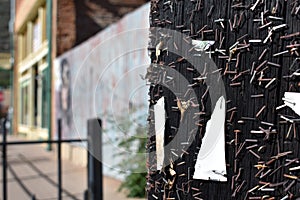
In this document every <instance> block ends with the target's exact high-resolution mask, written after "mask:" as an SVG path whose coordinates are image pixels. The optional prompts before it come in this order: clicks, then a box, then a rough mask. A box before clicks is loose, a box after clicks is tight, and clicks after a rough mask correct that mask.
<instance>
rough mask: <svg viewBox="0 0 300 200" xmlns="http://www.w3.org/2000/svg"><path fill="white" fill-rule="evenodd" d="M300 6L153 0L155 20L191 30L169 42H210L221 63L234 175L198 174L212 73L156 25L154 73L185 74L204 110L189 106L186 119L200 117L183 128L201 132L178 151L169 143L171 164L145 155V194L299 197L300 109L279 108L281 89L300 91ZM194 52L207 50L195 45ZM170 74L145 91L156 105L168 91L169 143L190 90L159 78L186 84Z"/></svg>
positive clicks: (213, 198)
mask: <svg viewBox="0 0 300 200" xmlns="http://www.w3.org/2000/svg"><path fill="white" fill-rule="evenodd" d="M299 5H300V2H299V1H298V0H296V1H289V0H288V1H276V0H266V1H259V0H253V1H219V0H207V1H203V0H194V1H193V0H182V1H175V0H171V1H151V13H150V16H151V18H150V19H151V20H150V23H151V27H157V28H165V29H170V30H174V31H178V32H180V33H184V34H185V35H186V37H185V38H180V39H178V40H176V39H177V38H175V39H174V38H171V39H169V41H172V39H174V41H175V42H174V43H173V41H172V43H171V42H170V43H167V42H166V44H165V45H166V46H167V45H169V46H172V47H173V48H180V46H181V44H185V43H191V39H193V40H198V42H199V41H201V40H202V41H214V44H213V45H212V46H211V47H210V48H208V49H207V50H206V52H204V53H205V54H211V57H212V59H213V61H214V62H215V63H216V65H217V67H218V69H219V71H216V72H215V73H219V79H216V83H217V81H222V82H224V85H225V88H226V122H225V142H226V143H225V153H226V164H227V166H226V167H227V180H228V181H227V182H224V183H220V182H217V181H204V180H196V179H193V177H192V176H193V174H194V171H195V168H194V166H195V162H196V159H197V154H198V152H199V149H200V148H201V142H202V138H203V136H204V135H205V128H206V122H207V120H208V119H209V118H210V115H211V107H212V106H213V105H211V104H210V99H209V95H206V98H202V97H203V96H205V95H204V94H205V92H206V89H207V85H206V81H205V79H203V80H201V81H199V77H200V78H203V77H209V76H210V74H207V73H205V70H203V71H200V72H197V71H196V70H195V67H194V66H192V65H191V63H189V62H188V60H186V59H185V57H184V55H175V54H174V53H172V52H170V51H168V48H166V47H165V46H160V44H161V43H160V41H161V40H162V38H163V37H164V34H161V35H160V34H158V35H155V34H153V35H152V36H151V42H150V43H152V46H151V48H150V51H151V60H152V63H154V66H162V67H161V68H160V69H162V72H161V73H155V71H151V69H150V70H148V72H149V74H148V77H155V76H159V75H160V74H164V72H165V71H166V70H165V69H166V68H172V69H174V70H176V71H177V72H179V73H180V74H181V75H183V76H184V77H185V78H186V80H188V81H189V84H190V86H189V88H190V89H191V90H193V91H194V92H195V93H196V95H197V97H198V99H194V100H193V101H194V104H193V106H197V105H198V104H199V108H200V110H201V111H202V112H201V113H200V112H199V113H198V114H196V113H187V112H186V114H185V120H194V119H195V117H197V116H200V117H199V119H200V120H198V121H195V123H197V124H198V125H199V128H198V129H197V130H196V131H194V132H192V131H191V132H188V131H187V132H186V136H187V137H188V136H190V135H193V134H195V139H194V140H193V141H191V143H190V146H189V148H188V149H187V150H186V151H182V149H181V146H184V145H181V144H180V143H179V144H178V146H179V147H178V148H177V147H174V149H173V155H172V152H171V151H166V150H165V158H166V157H167V158H168V159H165V162H164V165H165V166H166V167H165V168H164V169H162V171H159V170H157V171H156V166H155V164H156V157H155V155H154V156H153V157H150V158H149V164H150V166H149V169H150V170H149V176H148V183H147V185H148V187H147V192H148V199H149V200H156V199H164V198H169V199H180V200H190V199H205V200H224V199H241V200H242V199H262V198H266V197H267V196H268V198H270V199H297V198H300V184H299V179H300V171H299V169H300V167H299V165H300V164H299V157H300V142H299V138H300V125H299V118H300V117H299V115H297V114H296V113H295V112H294V111H293V110H292V109H290V108H289V107H281V106H282V105H283V104H284V101H283V100H282V98H283V97H284V93H285V92H297V93H299V92H300V79H299V70H300V58H299V54H300V53H299V47H300V7H299ZM162 33H164V32H163V31H162ZM165 35H167V34H165ZM166 41H168V40H166ZM159 48H160V49H159ZM158 50H160V52H159V51H158ZM188 53H190V54H191V55H197V54H198V55H199V54H201V52H199V51H195V49H192V48H191V49H189V51H188ZM156 68H159V67H156ZM208 68H209V66H208ZM164 70H165V71H164ZM208 70H209V69H208ZM208 70H206V72H207V71H208ZM152 72H153V73H152ZM175 76H176V74H175ZM175 76H174V77H175ZM170 77H171V78H172V75H170V74H168V73H165V74H164V76H162V75H161V76H159V78H156V79H154V82H152V84H151V88H150V92H149V96H150V104H151V106H152V105H154V104H155V103H156V101H157V100H158V99H159V98H160V97H164V98H165V104H166V106H165V108H166V115H167V122H166V126H165V128H166V130H165V143H166V144H168V143H170V141H172V139H173V138H174V137H175V136H176V134H177V130H178V127H179V124H180V112H179V110H178V109H176V107H177V104H176V101H177V98H178V99H180V100H182V101H188V100H190V98H191V97H190V95H189V94H190V93H188V91H186V93H185V92H184V93H182V94H174V93H172V91H170V90H169V89H168V87H167V86H166V85H163V84H167V85H168V86H169V85H171V84H174V85H180V83H173V82H172V81H170ZM168 78H169V79H168ZM209 92H211V91H209ZM208 94H209V93H208ZM201 101H202V102H201ZM298 102H299V100H297V102H292V103H298ZM174 108H175V109H174ZM151 115H152V116H151ZM153 116H154V114H153V113H152V111H151V110H150V118H149V124H150V133H149V141H148V145H147V149H148V151H149V152H153V151H154V150H155V148H156V147H155V135H154V133H153V131H154V128H153V126H154V125H153V121H154V119H153ZM192 122H193V123H194V121H192ZM151 126H152V127H151ZM184 143H186V142H183V144H184ZM182 148H183V147H182ZM170 160H172V161H173V163H172V167H173V170H174V171H175V172H176V176H174V175H172V174H171V173H170V171H171V170H170V168H171V164H170ZM174 171H172V172H173V174H174ZM174 177H175V179H174V180H173V178H174Z"/></svg>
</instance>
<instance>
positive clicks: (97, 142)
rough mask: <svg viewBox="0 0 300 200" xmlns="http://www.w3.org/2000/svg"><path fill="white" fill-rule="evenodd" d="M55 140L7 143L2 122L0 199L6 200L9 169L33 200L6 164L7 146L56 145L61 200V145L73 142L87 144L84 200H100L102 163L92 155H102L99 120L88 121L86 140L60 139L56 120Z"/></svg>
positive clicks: (58, 191) (33, 195)
mask: <svg viewBox="0 0 300 200" xmlns="http://www.w3.org/2000/svg"><path fill="white" fill-rule="evenodd" d="M57 123H58V132H57V136H58V137H57V140H33V141H7V130H6V128H5V124H6V119H4V120H3V122H2V138H3V140H2V142H1V143H0V145H2V190H3V191H2V199H3V200H7V169H10V171H11V172H12V174H13V176H14V178H15V179H16V180H17V182H18V184H19V185H20V186H21V188H22V189H23V190H24V192H25V193H26V194H27V195H28V196H29V197H30V198H31V199H32V200H35V199H36V196H35V194H33V193H31V192H30V191H29V189H28V188H27V187H26V186H25V185H24V184H23V183H22V181H21V179H19V178H18V176H17V174H16V173H14V171H13V170H12V168H11V167H10V168H9V166H8V163H7V146H10V145H35V144H57V175H58V180H57V193H58V198H57V199H58V200H62V192H63V187H62V158H61V144H62V143H73V142H87V143H88V149H89V150H90V151H91V152H90V151H87V154H88V166H87V168H88V174H87V175H88V190H87V191H86V192H85V194H84V199H85V200H96V199H97V200H102V199H103V194H102V163H101V162H100V159H101V158H99V157H98V158H95V157H94V156H93V155H99V156H100V157H101V155H102V149H101V146H102V145H101V143H102V139H101V138H102V137H101V120H100V119H91V120H89V121H88V138H87V139H62V132H61V120H60V119H59V120H58V122H57Z"/></svg>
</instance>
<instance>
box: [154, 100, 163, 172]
mask: <svg viewBox="0 0 300 200" xmlns="http://www.w3.org/2000/svg"><path fill="white" fill-rule="evenodd" d="M154 119H155V136H156V156H157V170H161V169H162V167H163V163H164V135H165V123H166V112H165V100H164V98H163V97H162V98H160V99H159V100H158V101H157V103H156V104H155V105H154Z"/></svg>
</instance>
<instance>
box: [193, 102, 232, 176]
mask: <svg viewBox="0 0 300 200" xmlns="http://www.w3.org/2000/svg"><path fill="white" fill-rule="evenodd" d="M225 111H226V109H225V98H224V97H220V98H219V100H218V101H217V103H216V106H215V109H214V111H213V113H212V115H211V119H210V120H209V121H208V122H207V125H206V132H205V135H204V137H203V140H202V145H201V148H200V151H199V153H198V157H197V161H196V165H195V173H194V176H193V178H194V179H201V180H213V181H227V178H226V161H225V135H224V132H225V131H224V128H225V127H224V126H225ZM212 122H214V123H218V124H221V125H220V128H218V130H216V128H215V127H212Z"/></svg>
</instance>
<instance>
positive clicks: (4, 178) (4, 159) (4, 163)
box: [2, 119, 7, 200]
mask: <svg viewBox="0 0 300 200" xmlns="http://www.w3.org/2000/svg"><path fill="white" fill-rule="evenodd" d="M5 124H6V119H3V121H2V134H3V135H2V138H3V139H2V143H3V145H2V173H3V174H2V190H3V191H2V198H3V200H7V154H6V153H7V152H6V150H7V145H6V140H7V138H6V127H5Z"/></svg>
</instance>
